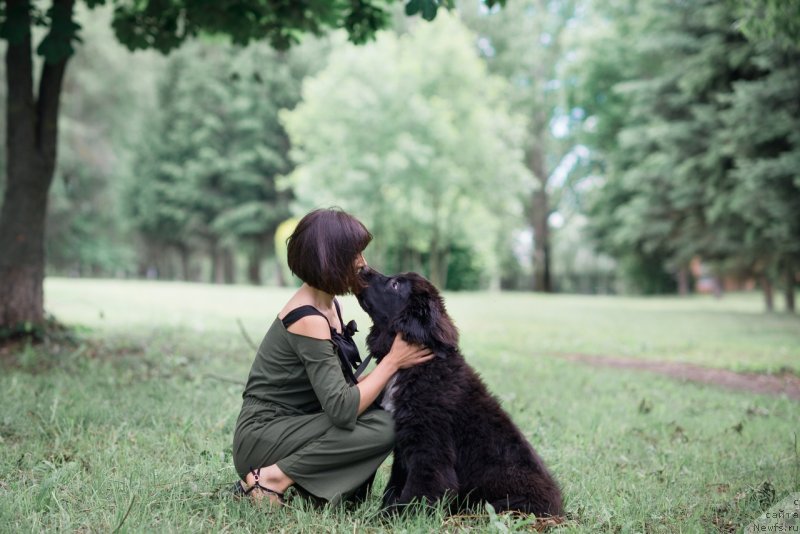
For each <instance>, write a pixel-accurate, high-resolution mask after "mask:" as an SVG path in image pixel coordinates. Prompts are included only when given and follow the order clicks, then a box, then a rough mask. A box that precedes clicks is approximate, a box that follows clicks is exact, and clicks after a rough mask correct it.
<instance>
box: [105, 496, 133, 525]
mask: <svg viewBox="0 0 800 534" xmlns="http://www.w3.org/2000/svg"><path fill="white" fill-rule="evenodd" d="M135 500H136V494H132V495H131V501H130V502H129V503H128V509H127V510H126V511H125V515H124V516H122V521H120V522H119V525H117V528H115V529H114V530H112V531H111V534H116V533H117V532H119V529H121V528H122V525H124V524H125V520H126V519H128V515H129V514H130V513H131V508H133V501H135Z"/></svg>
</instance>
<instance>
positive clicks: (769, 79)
mask: <svg viewBox="0 0 800 534" xmlns="http://www.w3.org/2000/svg"><path fill="white" fill-rule="evenodd" d="M753 63H754V64H755V65H757V67H758V70H757V74H756V75H754V76H751V77H750V78H749V79H744V80H740V81H738V82H736V83H735V84H734V87H733V91H732V92H731V93H730V94H728V95H725V96H724V98H723V102H725V104H726V108H725V110H724V113H723V115H722V118H723V121H724V125H725V128H723V129H722V130H721V131H720V135H719V139H720V143H721V144H722V146H723V149H724V151H725V153H726V155H727V157H728V158H730V159H731V160H732V161H733V169H732V171H731V178H732V180H733V188H732V193H731V198H730V207H729V209H730V210H731V211H734V212H735V213H737V214H739V216H741V218H742V219H743V222H744V227H745V228H744V232H742V233H741V234H740V235H739V236H738V237H739V239H738V250H739V253H738V256H739V258H743V259H744V262H745V263H746V264H749V267H750V271H751V272H753V273H754V274H756V275H758V276H759V277H760V278H761V283H762V287H763V288H764V292H765V302H766V305H767V309H772V307H773V304H772V295H771V292H772V287H773V283H772V280H775V279H777V280H780V281H781V283H782V285H783V288H784V294H785V298H786V309H787V310H788V311H792V312H793V311H794V310H795V301H794V293H795V286H796V285H797V280H796V276H797V274H796V273H797V272H798V270H800V217H799V216H798V214H800V100H798V98H797V95H798V94H800V43H798V45H795V46H783V45H779V44H775V43H770V42H767V43H762V44H760V45H758V46H757V47H756V53H755V55H754V57H753ZM740 261H741V260H740Z"/></svg>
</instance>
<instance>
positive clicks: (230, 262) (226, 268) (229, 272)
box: [222, 247, 236, 284]
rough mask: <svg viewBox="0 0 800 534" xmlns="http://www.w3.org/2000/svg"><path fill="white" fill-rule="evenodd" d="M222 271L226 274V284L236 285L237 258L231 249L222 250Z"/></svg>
mask: <svg viewBox="0 0 800 534" xmlns="http://www.w3.org/2000/svg"><path fill="white" fill-rule="evenodd" d="M222 269H223V274H224V277H223V278H224V281H225V283H226V284H235V283H236V258H234V256H233V251H232V250H231V249H230V247H225V248H224V249H223V250H222Z"/></svg>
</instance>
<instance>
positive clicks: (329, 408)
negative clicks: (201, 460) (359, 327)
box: [233, 318, 394, 503]
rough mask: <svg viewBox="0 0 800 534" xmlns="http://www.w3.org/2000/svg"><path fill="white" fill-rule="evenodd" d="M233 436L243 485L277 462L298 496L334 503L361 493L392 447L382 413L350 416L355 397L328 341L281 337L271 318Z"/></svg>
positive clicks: (355, 390)
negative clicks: (253, 472)
mask: <svg viewBox="0 0 800 534" xmlns="http://www.w3.org/2000/svg"><path fill="white" fill-rule="evenodd" d="M242 397H243V399H244V400H243V402H242V411H241V413H240V414H239V419H238V421H237V422H236V430H235V432H234V436H233V461H234V465H235V466H236V471H237V472H238V473H239V476H240V477H242V479H244V478H245V476H246V475H247V473H248V472H249V471H250V470H251V469H253V468H260V467H266V466H268V465H272V464H275V463H277V465H278V467H279V468H280V469H281V471H283V472H284V473H286V474H287V475H288V476H289V478H291V479H292V480H294V481H295V483H296V484H297V485H299V486H300V487H301V488H302V489H303V490H305V491H306V492H308V493H311V494H312V495H314V496H316V497H320V498H322V499H326V500H328V501H330V502H333V503H338V502H340V501H341V500H342V499H346V498H347V497H349V496H351V495H352V494H353V493H354V492H356V490H358V489H359V488H362V486H363V485H364V484H365V482H367V481H369V480H371V478H372V477H373V476H374V473H375V471H376V470H377V469H378V467H379V466H380V465H381V463H382V462H383V461H384V460H385V459H386V457H387V456H388V455H389V453H390V452H391V450H392V447H393V445H394V423H393V421H392V417H391V415H390V414H389V413H387V412H385V411H384V410H380V409H369V410H367V411H365V412H364V413H363V414H361V415H360V416H358V415H357V412H358V404H359V400H360V392H359V390H358V388H357V387H355V386H351V385H349V384H348V383H347V382H346V380H345V378H344V375H343V373H342V368H341V366H340V363H339V359H338V357H337V354H336V352H335V348H334V344H333V342H332V341H331V340H327V339H316V338H312V337H308V336H303V335H299V334H294V333H292V332H289V331H288V330H286V327H285V326H284V325H283V322H282V321H281V320H280V319H279V318H276V319H275V321H274V322H273V323H272V326H271V327H270V328H269V330H268V331H267V334H266V336H264V340H263V341H262V342H261V346H260V347H259V349H258V352H257V353H256V358H255V361H254V362H253V367H252V368H251V369H250V376H249V377H248V379H247V385H246V387H245V390H244V394H243V395H242Z"/></svg>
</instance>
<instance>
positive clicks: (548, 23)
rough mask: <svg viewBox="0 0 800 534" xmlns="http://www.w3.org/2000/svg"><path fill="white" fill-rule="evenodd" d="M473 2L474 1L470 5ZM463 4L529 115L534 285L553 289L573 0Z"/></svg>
mask: <svg viewBox="0 0 800 534" xmlns="http://www.w3.org/2000/svg"><path fill="white" fill-rule="evenodd" d="M470 7H471V6H470ZM464 9H465V20H466V21H467V24H468V25H469V26H470V27H471V28H473V29H475V31H477V32H478V34H479V36H480V37H479V40H478V49H479V50H480V51H481V54H482V56H483V57H484V58H485V60H486V62H487V65H488V66H489V69H490V71H491V72H492V73H494V74H496V75H498V76H502V77H503V78H505V79H506V80H508V81H509V84H508V88H509V92H508V98H509V99H510V101H511V103H512V110H513V112H514V113H516V114H519V115H521V116H523V117H525V118H526V122H527V128H526V134H527V135H526V139H525V162H526V164H527V166H528V169H529V170H530V172H531V173H532V174H533V176H534V177H535V178H536V181H537V185H538V187H536V188H535V189H534V190H533V192H532V193H531V194H530V195H531V196H530V199H529V203H528V216H529V218H530V225H531V226H532V228H533V234H534V254H533V271H534V273H533V289H534V291H544V292H550V291H553V288H554V284H553V280H552V273H551V253H550V251H551V247H552V245H551V235H550V234H551V232H550V223H549V218H550V216H551V215H552V213H553V208H554V206H556V205H557V201H555V202H554V200H555V199H554V198H553V197H554V196H555V198H556V199H557V197H558V195H559V193H560V189H561V187H562V184H560V183H556V182H557V181H558V179H557V176H558V172H557V171H558V170H559V167H560V166H561V165H562V164H563V163H564V160H565V157H566V156H567V155H568V154H569V153H570V151H571V150H572V149H573V143H572V142H571V141H572V140H571V139H569V138H567V137H566V136H565V133H566V132H563V131H558V128H559V126H560V127H561V128H560V129H562V130H563V129H564V128H563V127H564V125H565V124H566V123H567V122H568V121H569V115H570V110H567V109H565V106H564V104H565V99H564V98H563V89H564V83H563V81H562V80H561V77H560V65H561V62H562V59H563V57H564V56H565V34H566V30H567V26H568V24H569V22H570V20H572V19H573V17H574V16H575V10H576V2H575V1H573V0H527V1H526V0H518V1H515V2H512V3H511V4H509V5H508V6H507V7H506V8H505V9H503V10H489V9H486V8H485V7H483V6H478V8H477V10H475V9H474V8H473V9H468V8H467V6H465V7H464Z"/></svg>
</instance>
